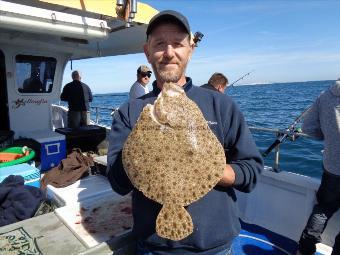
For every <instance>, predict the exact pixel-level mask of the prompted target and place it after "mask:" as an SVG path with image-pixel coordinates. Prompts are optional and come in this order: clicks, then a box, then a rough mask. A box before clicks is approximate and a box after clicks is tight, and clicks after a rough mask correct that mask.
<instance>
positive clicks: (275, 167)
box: [249, 127, 311, 172]
mask: <svg viewBox="0 0 340 255" xmlns="http://www.w3.org/2000/svg"><path fill="white" fill-rule="evenodd" d="M249 129H250V130H251V131H262V132H271V133H274V134H276V137H279V136H281V135H282V134H287V135H290V133H289V132H288V131H286V130H280V129H276V128H262V127H249ZM297 136H304V137H306V138H311V136H309V135H307V134H305V133H297V134H296V135H293V136H292V137H291V139H292V140H293V141H294V140H295V139H296V137H297ZM279 166H280V144H278V145H277V146H276V147H275V160H274V165H273V171H274V172H280V168H279Z"/></svg>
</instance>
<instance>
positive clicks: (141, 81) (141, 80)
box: [129, 65, 152, 99]
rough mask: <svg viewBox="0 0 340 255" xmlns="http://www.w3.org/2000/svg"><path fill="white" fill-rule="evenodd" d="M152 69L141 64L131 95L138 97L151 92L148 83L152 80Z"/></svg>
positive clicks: (132, 97)
mask: <svg viewBox="0 0 340 255" xmlns="http://www.w3.org/2000/svg"><path fill="white" fill-rule="evenodd" d="M151 74H152V71H151V70H150V69H149V67H147V66H146V65H141V66H140V67H138V69H137V81H136V82H135V83H134V84H133V85H132V86H131V89H130V93H129V97H130V99H136V98H138V97H141V96H143V95H145V94H147V93H149V88H148V86H147V85H148V83H149V81H150V77H151Z"/></svg>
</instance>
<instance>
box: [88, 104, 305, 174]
mask: <svg viewBox="0 0 340 255" xmlns="http://www.w3.org/2000/svg"><path fill="white" fill-rule="evenodd" d="M90 108H92V109H95V112H96V120H95V123H96V124H99V111H98V110H99V109H104V110H109V111H111V115H113V113H114V112H115V111H117V110H118V108H112V107H102V106H91V107H90ZM249 129H250V131H255V132H256V131H260V132H269V133H273V134H276V137H279V136H280V135H282V134H287V135H290V133H289V132H288V131H287V130H281V129H277V128H263V127H253V126H251V127H249ZM297 136H304V137H306V138H311V136H309V135H307V134H305V133H297V134H296V135H293V136H291V139H292V140H293V141H294V140H295V139H296V137H297ZM279 163H280V144H279V145H278V146H276V147H275V160H274V164H273V171H275V172H279V171H280V169H279Z"/></svg>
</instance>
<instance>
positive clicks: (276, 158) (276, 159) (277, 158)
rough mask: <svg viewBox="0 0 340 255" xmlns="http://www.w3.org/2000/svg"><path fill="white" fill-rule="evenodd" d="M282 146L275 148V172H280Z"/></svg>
mask: <svg viewBox="0 0 340 255" xmlns="http://www.w3.org/2000/svg"><path fill="white" fill-rule="evenodd" d="M279 164H280V144H279V145H278V146H276V147H275V163H274V172H276V173H278V172H280V166H279Z"/></svg>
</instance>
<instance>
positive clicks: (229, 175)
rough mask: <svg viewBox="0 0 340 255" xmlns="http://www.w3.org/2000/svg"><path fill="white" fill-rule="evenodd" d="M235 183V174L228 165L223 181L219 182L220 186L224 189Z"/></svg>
mask: <svg viewBox="0 0 340 255" xmlns="http://www.w3.org/2000/svg"><path fill="white" fill-rule="evenodd" d="M234 182H235V172H234V170H233V169H232V167H231V166H230V165H228V164H227V165H226V167H225V169H224V171H223V175H222V179H221V180H220V181H219V182H218V185H220V186H223V187H229V186H231V185H233V184H234Z"/></svg>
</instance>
